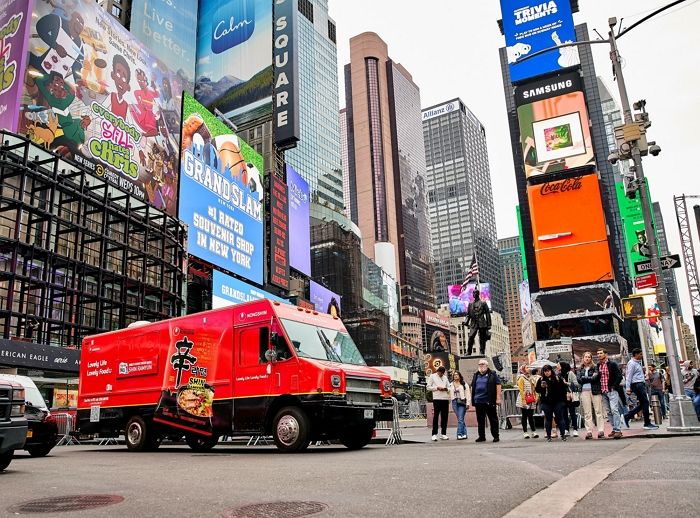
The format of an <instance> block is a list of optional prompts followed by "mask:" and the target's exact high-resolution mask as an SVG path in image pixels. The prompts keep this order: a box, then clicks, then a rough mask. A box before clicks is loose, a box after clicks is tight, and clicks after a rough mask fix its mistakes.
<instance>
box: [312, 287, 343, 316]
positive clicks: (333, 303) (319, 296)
mask: <svg viewBox="0 0 700 518" xmlns="http://www.w3.org/2000/svg"><path fill="white" fill-rule="evenodd" d="M309 288H310V295H311V296H310V297H309V298H310V300H311V303H312V304H313V305H314V307H315V308H316V311H318V312H319V313H328V314H329V315H333V316H334V317H338V318H340V316H341V314H340V307H341V298H342V297H341V296H340V295H338V294H337V293H334V292H332V291H331V290H329V289H328V288H325V287H324V286H321V285H320V284H319V283H317V282H314V281H310V282H309Z"/></svg>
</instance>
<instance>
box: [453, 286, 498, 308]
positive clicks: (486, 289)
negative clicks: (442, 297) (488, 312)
mask: <svg viewBox="0 0 700 518" xmlns="http://www.w3.org/2000/svg"><path fill="white" fill-rule="evenodd" d="M475 289H476V284H468V285H467V287H466V288H464V289H462V285H461V284H453V285H451V286H449V287H448V288H447V295H448V300H449V304H450V315H452V316H461V315H466V314H467V308H468V307H469V303H470V302H472V301H473V300H474V290H475ZM478 289H479V298H480V299H481V300H483V301H484V302H486V304H487V305H488V307H489V308H490V307H491V285H490V284H489V283H487V282H483V283H481V284H479V288H478Z"/></svg>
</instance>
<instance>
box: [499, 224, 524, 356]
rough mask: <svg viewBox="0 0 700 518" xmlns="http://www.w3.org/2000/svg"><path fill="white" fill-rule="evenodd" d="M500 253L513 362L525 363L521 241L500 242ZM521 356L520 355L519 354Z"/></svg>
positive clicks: (515, 237) (502, 240)
mask: <svg viewBox="0 0 700 518" xmlns="http://www.w3.org/2000/svg"><path fill="white" fill-rule="evenodd" d="M498 252H499V256H500V260H501V272H502V278H503V304H504V306H505V313H504V315H503V318H504V320H505V324H506V326H507V327H508V332H509V337H510V354H511V358H512V361H513V362H519V363H525V362H526V361H527V355H526V354H524V352H522V351H521V350H522V346H523V333H522V325H523V319H522V311H521V309H520V307H521V306H520V284H521V283H522V282H523V265H522V260H521V257H520V239H519V237H518V236H514V237H506V238H504V239H499V240H498ZM519 351H520V352H521V354H518V352H519Z"/></svg>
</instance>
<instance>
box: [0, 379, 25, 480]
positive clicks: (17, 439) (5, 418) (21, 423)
mask: <svg viewBox="0 0 700 518" xmlns="http://www.w3.org/2000/svg"><path fill="white" fill-rule="evenodd" d="M24 397H25V396H24V387H22V385H20V384H19V383H15V382H12V381H4V380H2V379H0V471H3V470H4V469H5V468H7V466H9V465H10V462H12V456H13V455H14V453H15V450H19V449H22V448H23V447H24V442H25V441H26V439H27V420H26V419H25V417H24V408H25V403H24Z"/></svg>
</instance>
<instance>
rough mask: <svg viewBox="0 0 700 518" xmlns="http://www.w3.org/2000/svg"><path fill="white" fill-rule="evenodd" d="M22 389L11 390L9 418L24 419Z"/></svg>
mask: <svg viewBox="0 0 700 518" xmlns="http://www.w3.org/2000/svg"><path fill="white" fill-rule="evenodd" d="M24 403H25V402H24V389H23V388H16V389H12V408H11V409H10V417H24V410H25V406H24Z"/></svg>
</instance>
